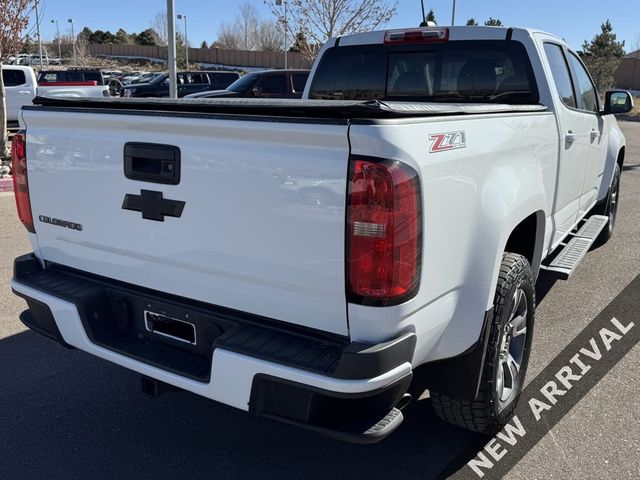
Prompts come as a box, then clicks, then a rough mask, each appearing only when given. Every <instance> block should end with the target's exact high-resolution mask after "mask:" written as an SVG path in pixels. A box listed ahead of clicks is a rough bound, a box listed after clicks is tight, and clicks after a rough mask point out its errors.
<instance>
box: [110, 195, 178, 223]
mask: <svg viewBox="0 0 640 480" xmlns="http://www.w3.org/2000/svg"><path fill="white" fill-rule="evenodd" d="M184 205H185V202H181V201H179V200H168V199H166V198H163V194H162V192H154V191H153V190H140V195H133V194H131V193H127V194H126V195H125V196H124V201H123V202H122V208H123V209H125V210H132V211H134V212H142V218H144V219H146V220H156V221H158V222H164V217H176V218H179V217H180V215H182V210H184Z"/></svg>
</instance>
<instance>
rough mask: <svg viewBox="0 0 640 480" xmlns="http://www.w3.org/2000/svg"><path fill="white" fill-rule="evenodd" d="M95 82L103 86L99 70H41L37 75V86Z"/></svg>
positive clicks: (102, 78)
mask: <svg viewBox="0 0 640 480" xmlns="http://www.w3.org/2000/svg"><path fill="white" fill-rule="evenodd" d="M86 82H96V83H95V84H96V85H104V84H105V82H104V76H103V75H102V72H101V71H100V70H85V69H75V68H74V69H69V70H43V71H41V72H40V74H39V75H38V85H47V84H49V85H50V86H51V84H64V83H67V84H69V83H86Z"/></svg>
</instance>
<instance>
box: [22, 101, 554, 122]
mask: <svg viewBox="0 0 640 480" xmlns="http://www.w3.org/2000/svg"><path fill="white" fill-rule="evenodd" d="M33 103H34V104H35V105H41V106H44V107H57V108H73V109H91V110H96V109H97V110H129V111H133V112H135V111H156V112H184V113H206V114H230V115H252V116H255V115H266V116H276V117H298V118H407V117H425V116H440V115H470V114H476V115H477V114H486V113H516V112H542V111H545V110H546V109H547V107H545V106H544V105H509V104H493V103H418V102H412V103H405V102H389V101H378V100H374V101H351V100H296V99H258V98H256V99H254V98H252V99H244V98H219V99H215V98H202V99H200V98H193V99H190V98H181V99H169V98H70V97H65V98H63V97H36V98H35V99H34V101H33ZM24 108H27V109H29V108H34V107H24ZM36 108H37V107H36Z"/></svg>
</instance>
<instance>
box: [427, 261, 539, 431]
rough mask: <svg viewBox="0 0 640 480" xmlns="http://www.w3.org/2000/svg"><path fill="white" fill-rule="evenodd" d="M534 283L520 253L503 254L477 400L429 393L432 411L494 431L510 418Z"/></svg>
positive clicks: (529, 328)
mask: <svg viewBox="0 0 640 480" xmlns="http://www.w3.org/2000/svg"><path fill="white" fill-rule="evenodd" d="M534 312H535V282H534V279H533V274H532V272H531V267H530V265H529V262H528V261H527V259H526V258H525V257H523V256H522V255H517V254H514V253H505V254H504V256H503V257H502V264H501V266H500V275H499V278H498V285H497V288H496V294H495V297H494V304H493V320H492V324H491V330H490V334H489V342H488V345H487V353H486V356H485V365H484V368H483V371H482V379H481V380H480V389H479V392H478V396H477V398H476V399H475V400H460V399H456V398H452V397H449V396H448V395H444V394H439V393H437V392H430V394H431V404H432V405H433V408H434V411H435V413H436V415H437V416H438V417H439V418H440V419H441V420H444V421H446V422H449V423H452V424H454V425H457V426H459V427H462V428H466V429H468V430H473V431H476V432H480V433H485V434H492V433H494V432H495V431H497V430H498V429H500V428H501V427H502V426H504V425H505V424H506V423H507V422H508V421H509V420H510V419H511V417H512V415H513V411H514V409H515V407H516V405H517V403H518V399H519V398H520V393H521V392H522V387H523V383H524V376H525V373H526V371H527V365H528V363H529V350H530V348H531V338H532V334H533V323H534Z"/></svg>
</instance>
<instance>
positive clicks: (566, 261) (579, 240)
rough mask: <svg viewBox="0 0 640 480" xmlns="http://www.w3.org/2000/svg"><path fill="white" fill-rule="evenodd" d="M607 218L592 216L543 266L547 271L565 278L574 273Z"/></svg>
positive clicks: (605, 223)
mask: <svg viewBox="0 0 640 480" xmlns="http://www.w3.org/2000/svg"><path fill="white" fill-rule="evenodd" d="M608 221H609V217H606V216H604V215H593V216H592V217H589V218H588V219H587V220H586V221H585V223H584V224H583V225H582V227H581V228H580V230H578V231H577V232H576V233H575V234H573V238H572V239H571V240H569V242H568V243H567V244H566V245H565V246H564V247H563V248H562V250H560V252H559V253H558V254H557V255H556V256H555V258H554V259H553V260H552V261H551V263H549V264H548V265H545V266H543V267H542V268H544V269H545V270H547V271H551V272H557V273H560V274H561V275H564V276H565V277H566V278H569V276H570V275H571V274H572V273H573V272H574V271H575V269H576V267H577V266H578V265H579V264H580V262H581V261H582V259H583V258H584V256H585V255H586V254H587V252H588V251H589V249H590V248H591V245H593V242H595V241H596V239H597V238H598V235H600V232H601V231H602V229H603V228H604V227H606V226H607V222H608Z"/></svg>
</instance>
